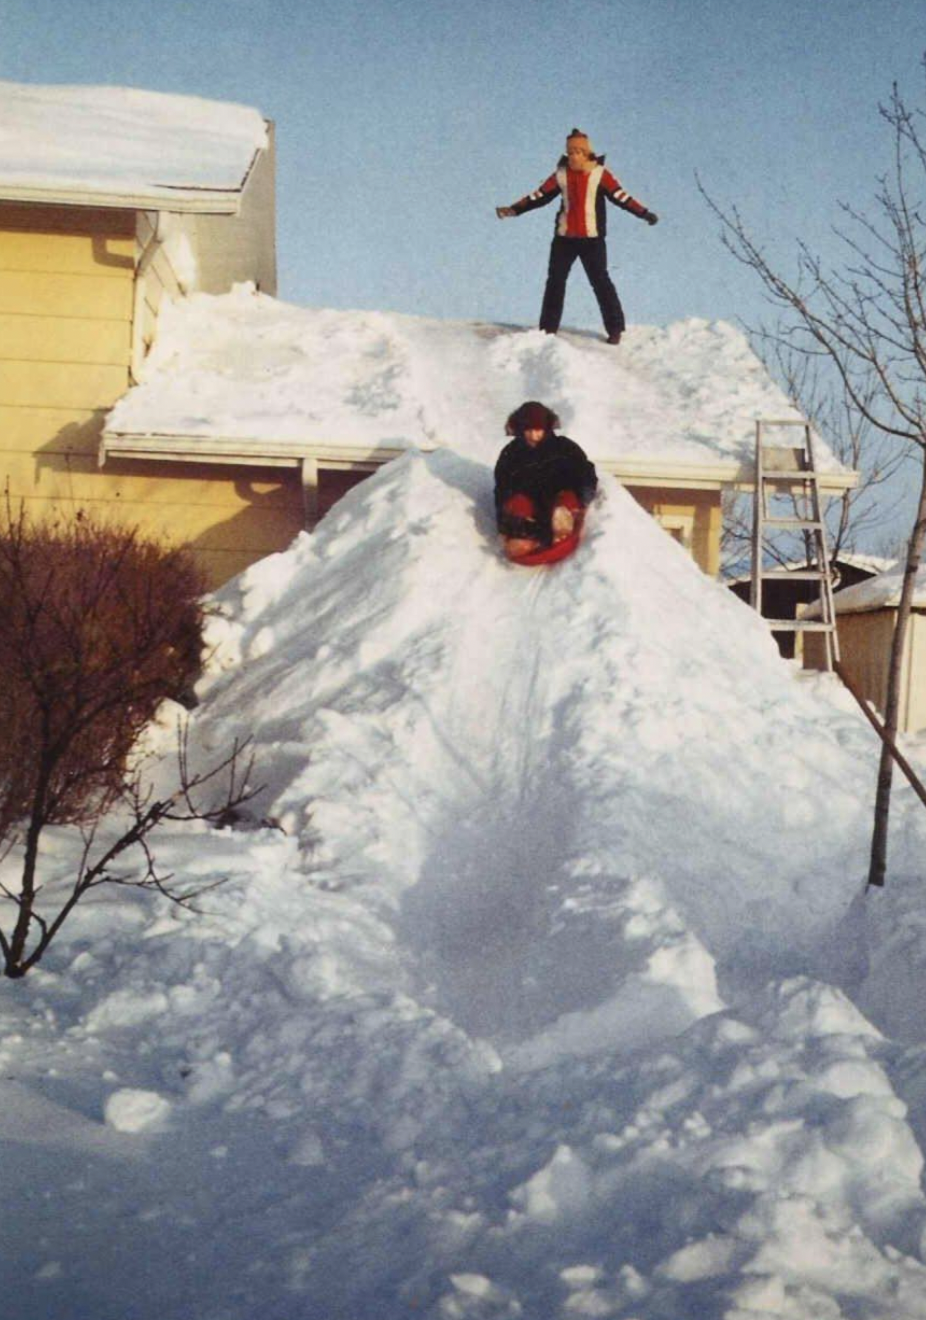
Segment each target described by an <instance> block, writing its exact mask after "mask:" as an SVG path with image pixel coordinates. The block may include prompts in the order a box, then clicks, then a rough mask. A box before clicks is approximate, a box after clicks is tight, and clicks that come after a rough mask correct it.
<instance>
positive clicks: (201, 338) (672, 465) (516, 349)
mask: <svg viewBox="0 0 926 1320" xmlns="http://www.w3.org/2000/svg"><path fill="white" fill-rule="evenodd" d="M527 398H540V399H542V400H543V401H544V402H545V403H547V404H549V405H550V406H551V407H552V408H554V409H555V410H556V411H557V412H558V413H559V415H560V418H561V420H562V427H561V429H562V431H563V432H564V433H565V434H567V435H571V436H572V437H573V439H575V440H578V441H579V443H581V444H582V445H583V446H584V447H585V448H586V449H587V451H588V452H589V453H590V454H591V455H592V456H593V457H594V458H595V459H596V461H601V462H602V463H603V464H604V465H605V466H606V467H610V468H611V469H612V470H613V471H616V472H619V474H620V475H621V476H623V477H627V478H632V477H633V476H635V475H636V476H639V477H648V478H649V479H650V480H655V479H658V478H659V477H660V475H662V476H664V477H666V478H667V479H668V478H669V477H671V476H672V475H673V474H674V476H675V478H676V479H677V480H676V482H675V484H681V483H683V482H687V484H692V485H697V484H711V483H712V482H713V483H714V484H718V483H722V482H729V481H733V480H736V479H743V478H744V477H748V474H749V473H750V472H751V470H752V466H753V454H754V446H755V419H756V418H758V417H766V418H769V417H771V418H793V419H794V420H799V415H798V414H797V412H796V411H795V410H794V409H793V408H792V407H791V406H790V404H789V403H788V400H787V399H786V397H785V396H784V394H783V393H782V391H781V390H780V389H779V388H778V386H777V385H776V384H775V383H774V382H773V381H772V380H771V378H770V377H769V375H768V373H767V372H766V370H765V368H764V367H763V365H762V363H761V362H760V361H759V360H758V358H757V357H756V356H755V354H754V353H753V352H752V351H751V349H750V347H749V344H748V342H747V340H746V337H745V335H744V334H743V333H742V332H741V331H740V330H738V329H737V328H735V327H734V326H732V325H729V324H727V323H725V322H708V321H704V320H698V319H691V320H686V321H680V322H677V323H675V324H672V325H670V326H668V327H666V328H657V327H652V326H634V327H632V328H631V329H630V330H628V332H627V333H626V335H625V337H624V340H623V342H622V344H621V346H620V348H619V349H615V348H614V347H612V346H610V345H608V344H606V343H604V342H602V341H601V340H600V339H599V337H598V336H597V335H594V334H591V333H587V332H565V333H561V334H559V335H558V336H548V335H545V334H542V333H541V332H540V331H539V330H533V329H524V328H520V327H516V326H503V325H492V324H486V323H481V322H468V321H439V320H434V319H430V318H426V317H417V316H405V315H399V314H396V313H389V312H376V311H334V310H326V309H318V308H304V307H295V306H292V305H288V304H286V303H282V302H278V301H276V300H275V299H273V298H269V297H266V296H264V295H261V294H257V293H255V292H254V291H253V289H251V288H250V287H248V286H239V287H237V288H236V289H234V290H233V291H232V292H231V293H229V294H226V295H223V296H220V297H210V296H207V295H199V296H196V297H193V298H190V299H187V300H185V301H184V302H182V303H176V304H173V305H171V306H169V307H167V308H166V309H165V310H164V312H163V313H162V322H161V325H160V328H159V333H158V340H157V342H156V345H155V348H154V351H153V352H152V354H151V357H150V358H149V360H148V363H147V364H146V369H145V374H144V379H143V381H142V383H141V384H139V385H138V386H136V387H135V388H133V389H132V390H130V391H129V393H128V394H127V395H126V396H124V397H123V399H121V400H120V401H119V403H118V404H117V406H116V408H115V409H114V410H113V412H112V413H111V414H110V416H109V419H108V422H107V427H106V438H105V441H104V444H105V449H106V452H107V453H111V454H119V455H121V456H127V455H131V454H132V453H135V454H144V455H145V456H150V455H152V454H155V455H160V456H161V457H181V456H182V457H185V458H189V457H196V456H199V457H207V456H210V455H211V456H213V457H215V458H221V457H222V456H223V455H225V456H226V458H227V457H228V456H237V457H240V456H242V455H251V456H252V461H253V458H254V456H260V455H263V456H265V457H271V456H274V455H275V456H277V457H278V458H280V459H282V458H283V457H285V456H286V455H287V454H289V455H298V454H305V453H317V454H318V455H320V456H321V455H324V454H325V453H326V452H328V451H329V450H330V449H331V447H332V446H333V447H335V448H337V449H338V452H341V451H344V452H348V451H349V452H351V453H353V454H354V455H355V456H356V455H357V454H366V455H368V456H372V457H374V458H376V457H379V458H385V457H389V456H390V455H391V454H393V453H395V452H397V451H402V450H405V449H409V448H423V449H432V448H438V447H443V446H446V447H449V448H452V449H454V450H456V451H457V452H458V453H461V454H463V455H466V456H467V457H470V458H474V459H477V460H479V461H482V462H486V461H490V460H492V459H494V457H495V456H496V455H497V453H498V450H499V446H500V443H501V442H502V441H503V440H504V424H505V419H506V417H507V416H508V414H509V413H510V412H511V411H512V410H513V409H514V408H515V407H517V405H518V404H519V403H521V402H522V401H523V400H524V399H527ZM817 452H818V462H819V465H820V467H821V468H822V469H826V470H827V471H828V472H829V473H830V474H831V480H832V481H833V482H834V483H835V484H836V485H839V484H840V483H841V484H843V485H845V484H851V481H852V476H851V474H850V473H848V472H847V471H846V470H845V469H842V468H840V467H839V465H838V463H837V462H836V460H835V459H834V458H833V456H832V455H831V454H830V453H829V451H828V450H826V448H825V446H824V445H823V443H822V441H821V442H820V443H819V445H818V451H817Z"/></svg>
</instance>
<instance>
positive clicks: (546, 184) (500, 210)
mask: <svg viewBox="0 0 926 1320" xmlns="http://www.w3.org/2000/svg"><path fill="white" fill-rule="evenodd" d="M558 193H559V185H558V184H557V182H556V175H555V174H551V175H550V177H549V178H548V179H544V181H543V183H542V184H541V185H540V187H539V188H537V189H536V190H535V191H534V192H532V193H528V194H527V196H526V197H521V198H519V200H518V201H516V202H513V203H512V205H511V206H496V208H495V214H496V215H497V216H498V218H499V220H507V219H508V217H509V216H513V215H523V214H524V212H525V211H536V209H537V207H538V206H547V205H548V204H549V203H550V202H552V201H553V199H554V197H556V196H557V194H558Z"/></svg>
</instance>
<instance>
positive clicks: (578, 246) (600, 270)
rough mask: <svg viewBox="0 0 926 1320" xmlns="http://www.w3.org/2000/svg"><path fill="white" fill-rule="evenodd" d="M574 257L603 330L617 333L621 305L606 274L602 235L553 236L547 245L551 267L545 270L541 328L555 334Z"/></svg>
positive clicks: (619, 326) (620, 316) (621, 321)
mask: <svg viewBox="0 0 926 1320" xmlns="http://www.w3.org/2000/svg"><path fill="white" fill-rule="evenodd" d="M576 257H578V258H579V260H580V261H581V263H582V266H583V267H584V269H585V273H586V275H587V276H588V282H589V284H590V285H591V286H592V290H593V292H594V294H595V297H596V298H597V299H598V306H599V308H600V309H601V319H602V320H603V321H604V328H605V333H606V334H609V335H613V334H617V332H618V331H622V330H623V329H624V309H623V307H621V300H620V298H618V296H617V289H615V287H614V284H613V282H612V280H611V276H610V275H609V274H608V252H607V248H606V247H605V241H604V239H603V238H560V237H559V235H557V236H556V238H554V240H553V243H552V246H551V247H550V267H549V270H548V271H547V287H546V288H545V289H544V291H543V306H542V307H541V309H540V329H541V330H548V331H549V332H550V333H551V334H555V333H556V331H557V330H558V329H559V323H560V321H561V320H562V318H563V303H564V301H565V298H566V280H567V279H568V278H569V272H570V270H571V269H572V263H573V262H574V261H575V259H576Z"/></svg>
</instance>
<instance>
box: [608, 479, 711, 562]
mask: <svg viewBox="0 0 926 1320" xmlns="http://www.w3.org/2000/svg"><path fill="white" fill-rule="evenodd" d="M628 490H629V492H630V494H631V495H632V496H633V497H634V499H635V500H636V501H637V503H638V504H641V505H642V506H643V508H644V509H646V511H647V512H648V513H651V514H652V515H653V517H654V518H655V519H656V521H657V522H658V523H659V524H660V525H661V526H663V527H664V528H665V529H666V531H667V532H669V534H670V535H672V536H675V537H676V539H677V540H679V541H681V543H682V544H683V545H684V546H685V548H686V549H687V550H688V551H689V552H690V554H691V556H692V558H693V559H694V561H695V563H696V564H697V565H698V567H699V568H700V569H702V571H703V572H705V573H707V574H709V575H710V576H711V577H716V576H717V574H718V573H719V571H720V523H721V517H720V492H719V491H713V490H677V489H674V488H668V487H667V488H663V487H656V486H628Z"/></svg>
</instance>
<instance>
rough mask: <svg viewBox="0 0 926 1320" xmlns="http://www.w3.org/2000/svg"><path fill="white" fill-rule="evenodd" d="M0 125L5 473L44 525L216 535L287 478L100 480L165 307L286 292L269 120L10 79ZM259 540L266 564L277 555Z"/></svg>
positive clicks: (128, 475) (124, 91) (136, 95)
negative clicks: (100, 523)
mask: <svg viewBox="0 0 926 1320" xmlns="http://www.w3.org/2000/svg"><path fill="white" fill-rule="evenodd" d="M0 126H2V127H0V480H3V481H5V482H6V483H7V485H8V489H9V491H10V494H11V496H12V497H13V499H14V501H18V500H20V499H21V500H23V501H25V503H26V505H27V507H28V508H29V510H30V511H31V512H32V513H34V514H35V515H37V516H42V515H43V514H45V513H48V512H51V511H53V510H55V509H75V508H78V507H82V508H91V509H93V510H95V511H96V512H97V513H99V514H101V515H103V516H116V517H119V518H120V519H122V520H125V521H130V522H132V523H136V524H139V525H141V526H142V527H143V528H145V529H147V530H149V531H151V532H153V533H154V534H156V535H163V536H164V537H167V538H170V539H174V540H178V539H179V540H184V541H188V542H192V543H201V542H204V541H205V542H209V539H210V536H211V535H212V529H213V528H214V527H215V525H216V524H217V523H222V522H223V521H226V520H227V518H228V516H229V513H230V511H235V512H238V511H240V510H241V509H242V508H243V507H244V506H246V505H247V504H249V503H250V502H251V492H252V490H253V489H254V488H255V486H257V485H258V483H259V482H260V479H261V478H262V477H264V478H266V479H265V480H264V481H263V483H262V486H261V487H260V488H259V489H258V493H257V498H258V499H259V500H260V499H265V498H272V492H273V491H274V490H276V489H277V487H278V484H279V483H278V474H277V473H274V472H269V473H259V472H258V473H253V474H249V475H250V476H251V480H250V481H248V482H245V483H242V482H241V480H240V479H239V478H238V477H236V476H235V475H234V474H232V473H219V472H218V471H217V470H216V469H215V468H213V467H204V466H203V465H202V464H199V463H192V464H187V465H181V466H179V467H176V468H173V469H165V468H164V466H163V465H158V466H156V467H152V466H151V465H150V464H140V465H139V464H133V465H131V466H126V465H125V464H119V463H111V464H109V465H107V468H106V470H105V472H103V471H101V470H100V466H99V445H100V437H101V433H102V427H103V419H104V417H105V416H106V413H107V412H108V410H109V409H110V408H111V407H112V405H113V404H114V403H115V402H116V400H117V399H119V398H120V397H121V396H122V395H123V394H124V393H125V392H126V390H127V389H129V388H130V387H131V385H132V384H133V383H134V381H135V380H137V378H138V376H139V374H140V373H141V371H142V369H143V364H144V360H145V357H146V355H147V353H148V351H149V350H150V348H151V345H152V344H153V342H154V340H155V338H156V333H157V324H158V315H159V311H160V308H161V306H162V305H163V304H164V303H165V302H166V301H167V300H169V299H173V298H179V297H184V296H187V295H189V294H191V293H195V292H200V291H208V292H212V293H222V292H225V291H226V290H228V289H230V288H231V287H232V286H233V285H234V284H235V283H237V282H240V281H251V283H252V284H253V285H254V286H255V287H260V288H262V289H264V290H265V291H266V292H267V293H268V294H272V293H274V292H275V290H276V255H275V221H274V163H273V162H274V145H273V126H272V124H270V123H269V122H268V121H266V120H265V119H264V117H263V116H262V115H261V114H260V113H259V112H258V111H257V110H254V109H252V108H250V107H247V106H240V105H228V104H225V103H218V102H213V101H205V100H202V99H200V98H197V97H187V96H172V95H170V96H169V95H162V94H160V93H154V92H145V91H137V90H134V89H129V88H120V87H59V86H55V87H49V86H37V85H31V84H23V83H11V82H0ZM293 530H295V528H294V529H293ZM252 532H253V534H252V536H251V541H250V549H251V554H252V557H253V558H256V557H257V556H258V555H259V554H261V553H265V552H266V549H267V548H269V547H267V545H266V542H261V540H260V534H259V520H258V527H256V528H253V529H252ZM240 548H241V547H240V543H239V544H238V545H236V546H235V547H234V551H235V554H236V555H237V554H238V552H239V551H240ZM215 549H216V550H217V551H221V549H222V547H221V546H216V547H215ZM239 562H240V560H239V559H235V561H234V563H235V564H237V563H239ZM233 567H234V566H233V565H231V564H230V568H232V571H233Z"/></svg>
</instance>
